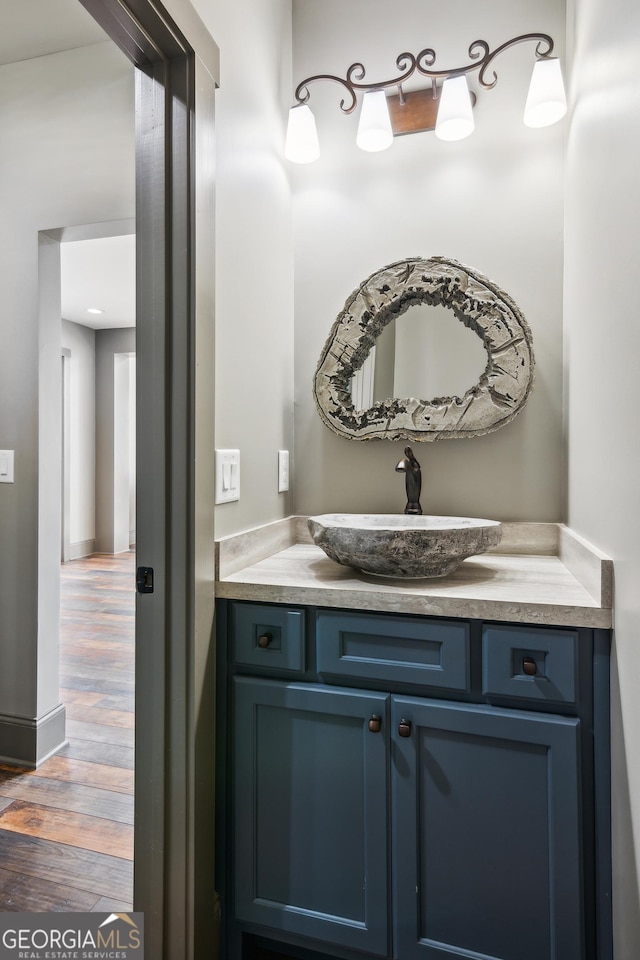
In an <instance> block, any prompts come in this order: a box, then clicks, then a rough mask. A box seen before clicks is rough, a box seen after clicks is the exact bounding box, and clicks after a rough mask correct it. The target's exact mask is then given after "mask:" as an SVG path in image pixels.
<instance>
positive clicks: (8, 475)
mask: <svg viewBox="0 0 640 960" xmlns="http://www.w3.org/2000/svg"><path fill="white" fill-rule="evenodd" d="M13 454H14V451H13V450H0V483H13V482H14V479H13Z"/></svg>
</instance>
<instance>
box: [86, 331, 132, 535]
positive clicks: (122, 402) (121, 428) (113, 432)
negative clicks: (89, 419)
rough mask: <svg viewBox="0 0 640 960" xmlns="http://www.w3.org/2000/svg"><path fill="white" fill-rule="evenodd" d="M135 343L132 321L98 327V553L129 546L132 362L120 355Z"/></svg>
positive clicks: (130, 350)
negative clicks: (120, 325)
mask: <svg viewBox="0 0 640 960" xmlns="http://www.w3.org/2000/svg"><path fill="white" fill-rule="evenodd" d="M135 349H136V331H135V329H134V328H133V327H128V328H119V329H115V330H97V331H96V550H97V551H98V552H99V553H122V552H123V551H124V550H128V549H129V523H128V517H129V472H128V457H129V433H128V421H129V371H128V369H127V368H128V363H127V364H125V363H123V362H122V358H120V357H118V356H117V355H119V354H134V353H135ZM125 394H126V396H125ZM117 401H119V402H117ZM125 516H126V525H124V526H123V523H124V517H125Z"/></svg>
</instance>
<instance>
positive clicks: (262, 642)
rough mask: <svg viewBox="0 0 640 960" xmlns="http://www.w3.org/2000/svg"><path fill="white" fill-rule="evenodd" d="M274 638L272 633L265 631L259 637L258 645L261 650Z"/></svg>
mask: <svg viewBox="0 0 640 960" xmlns="http://www.w3.org/2000/svg"><path fill="white" fill-rule="evenodd" d="M272 640H273V637H272V636H271V634H270V633H263V634H262V635H261V636H260V637H258V646H259V647H260V649H261V650H266V649H267V647H268V646H269V644H270V643H271V641H272Z"/></svg>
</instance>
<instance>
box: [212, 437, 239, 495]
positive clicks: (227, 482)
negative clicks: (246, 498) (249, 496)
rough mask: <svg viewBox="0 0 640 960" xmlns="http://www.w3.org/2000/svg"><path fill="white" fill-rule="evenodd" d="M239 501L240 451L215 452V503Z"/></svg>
mask: <svg viewBox="0 0 640 960" xmlns="http://www.w3.org/2000/svg"><path fill="white" fill-rule="evenodd" d="M239 499H240V451H239V450H216V490H215V502H216V503H231V501H233V500H239Z"/></svg>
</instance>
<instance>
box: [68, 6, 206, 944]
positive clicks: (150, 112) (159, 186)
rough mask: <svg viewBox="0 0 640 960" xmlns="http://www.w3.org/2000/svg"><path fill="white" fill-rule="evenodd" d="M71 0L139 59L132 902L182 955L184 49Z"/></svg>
mask: <svg viewBox="0 0 640 960" xmlns="http://www.w3.org/2000/svg"><path fill="white" fill-rule="evenodd" d="M80 2H81V3H82V4H83V6H84V7H86V9H87V10H88V11H89V12H90V13H91V14H92V16H93V17H94V19H95V20H97V21H98V23H100V25H101V26H102V27H103V28H104V29H105V31H106V32H107V34H108V35H109V36H110V37H111V38H112V40H114V42H115V43H116V44H117V45H118V46H119V47H120V48H121V49H122V50H123V52H124V53H125V54H126V55H127V56H128V57H129V59H130V60H131V61H132V62H133V63H134V65H135V66H136V67H137V68H138V69H137V71H136V234H137V241H136V244H137V262H138V267H137V272H138V276H137V305H136V311H137V314H136V342H137V347H136V349H137V355H138V358H139V364H138V373H137V396H138V403H137V411H138V413H137V437H138V451H137V461H138V463H137V484H138V496H137V557H138V562H139V563H141V564H146V565H149V566H152V567H153V570H154V592H153V593H145V594H138V595H137V605H136V740H135V748H136V749H135V754H136V776H135V793H136V798H135V800H136V803H135V807H136V816H135V875H134V904H135V909H136V910H139V911H143V912H144V915H145V956H148V957H154V958H158V960H161V958H162V960H192V958H193V957H194V956H195V954H196V952H200V951H196V947H195V945H194V929H195V926H196V923H197V924H198V926H199V927H202V919H201V918H198V917H196V916H195V914H196V907H195V890H194V878H195V875H196V869H197V865H196V864H195V858H196V854H195V852H194V851H195V848H196V844H195V843H194V830H195V826H194V821H195V818H196V817H195V789H194V781H195V773H194V771H195V757H194V743H195V733H196V730H195V719H194V653H195V651H194V644H195V633H196V626H195V624H196V618H197V611H196V585H195V579H196V577H195V563H196V560H195V539H196V534H195V531H194V526H195V524H194V512H195V484H196V478H195V476H194V462H195V459H196V458H195V436H196V430H195V375H194V374H195V364H194V343H195V334H196V326H195V294H194V290H195V279H194V257H195V243H194V223H195V220H194V210H195V203H194V193H195V135H194V111H195V95H196V91H195V55H194V51H193V48H192V46H190V44H189V43H188V42H187V40H186V39H185V37H184V36H183V35H182V33H181V31H180V29H179V28H178V27H177V26H176V24H175V23H174V22H173V20H172V19H171V18H170V17H169V15H168V13H167V11H166V10H165V8H164V7H163V6H162V5H161V4H160V3H159V2H157V0H80ZM168 5H169V6H173V7H176V8H179V10H180V12H181V14H183V15H184V21H185V22H186V23H188V25H189V29H191V30H192V31H193V36H196V35H197V36H198V37H201V38H202V41H203V43H204V44H205V46H206V57H207V58H210V57H211V55H212V53H214V52H215V50H216V48H215V44H213V42H212V41H211V38H210V36H209V35H208V33H207V32H206V29H205V28H204V26H202V25H201V24H200V22H199V21H198V19H197V16H196V15H195V13H194V11H193V9H192V8H191V6H190V4H189V3H185V2H184V0H171V2H170V3H168ZM194 43H195V41H194ZM207 66H208V65H207ZM211 532H212V531H211ZM210 602H211V606H212V605H213V585H211V601H210ZM212 738H213V731H212ZM200 802H201V801H200ZM211 815H212V816H213V811H211ZM206 853H207V855H208V856H210V857H212V856H213V851H211V852H210V853H209V852H208V851H206ZM198 901H199V902H200V903H206V904H207V910H208V916H207V918H206V919H207V923H208V925H209V930H210V932H211V940H210V942H209V945H208V948H209V949H208V951H207V955H208V956H213V955H215V953H216V950H215V936H214V931H213V929H212V925H211V919H212V917H211V913H212V904H213V901H214V891H213V889H211V890H199V891H198Z"/></svg>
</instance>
